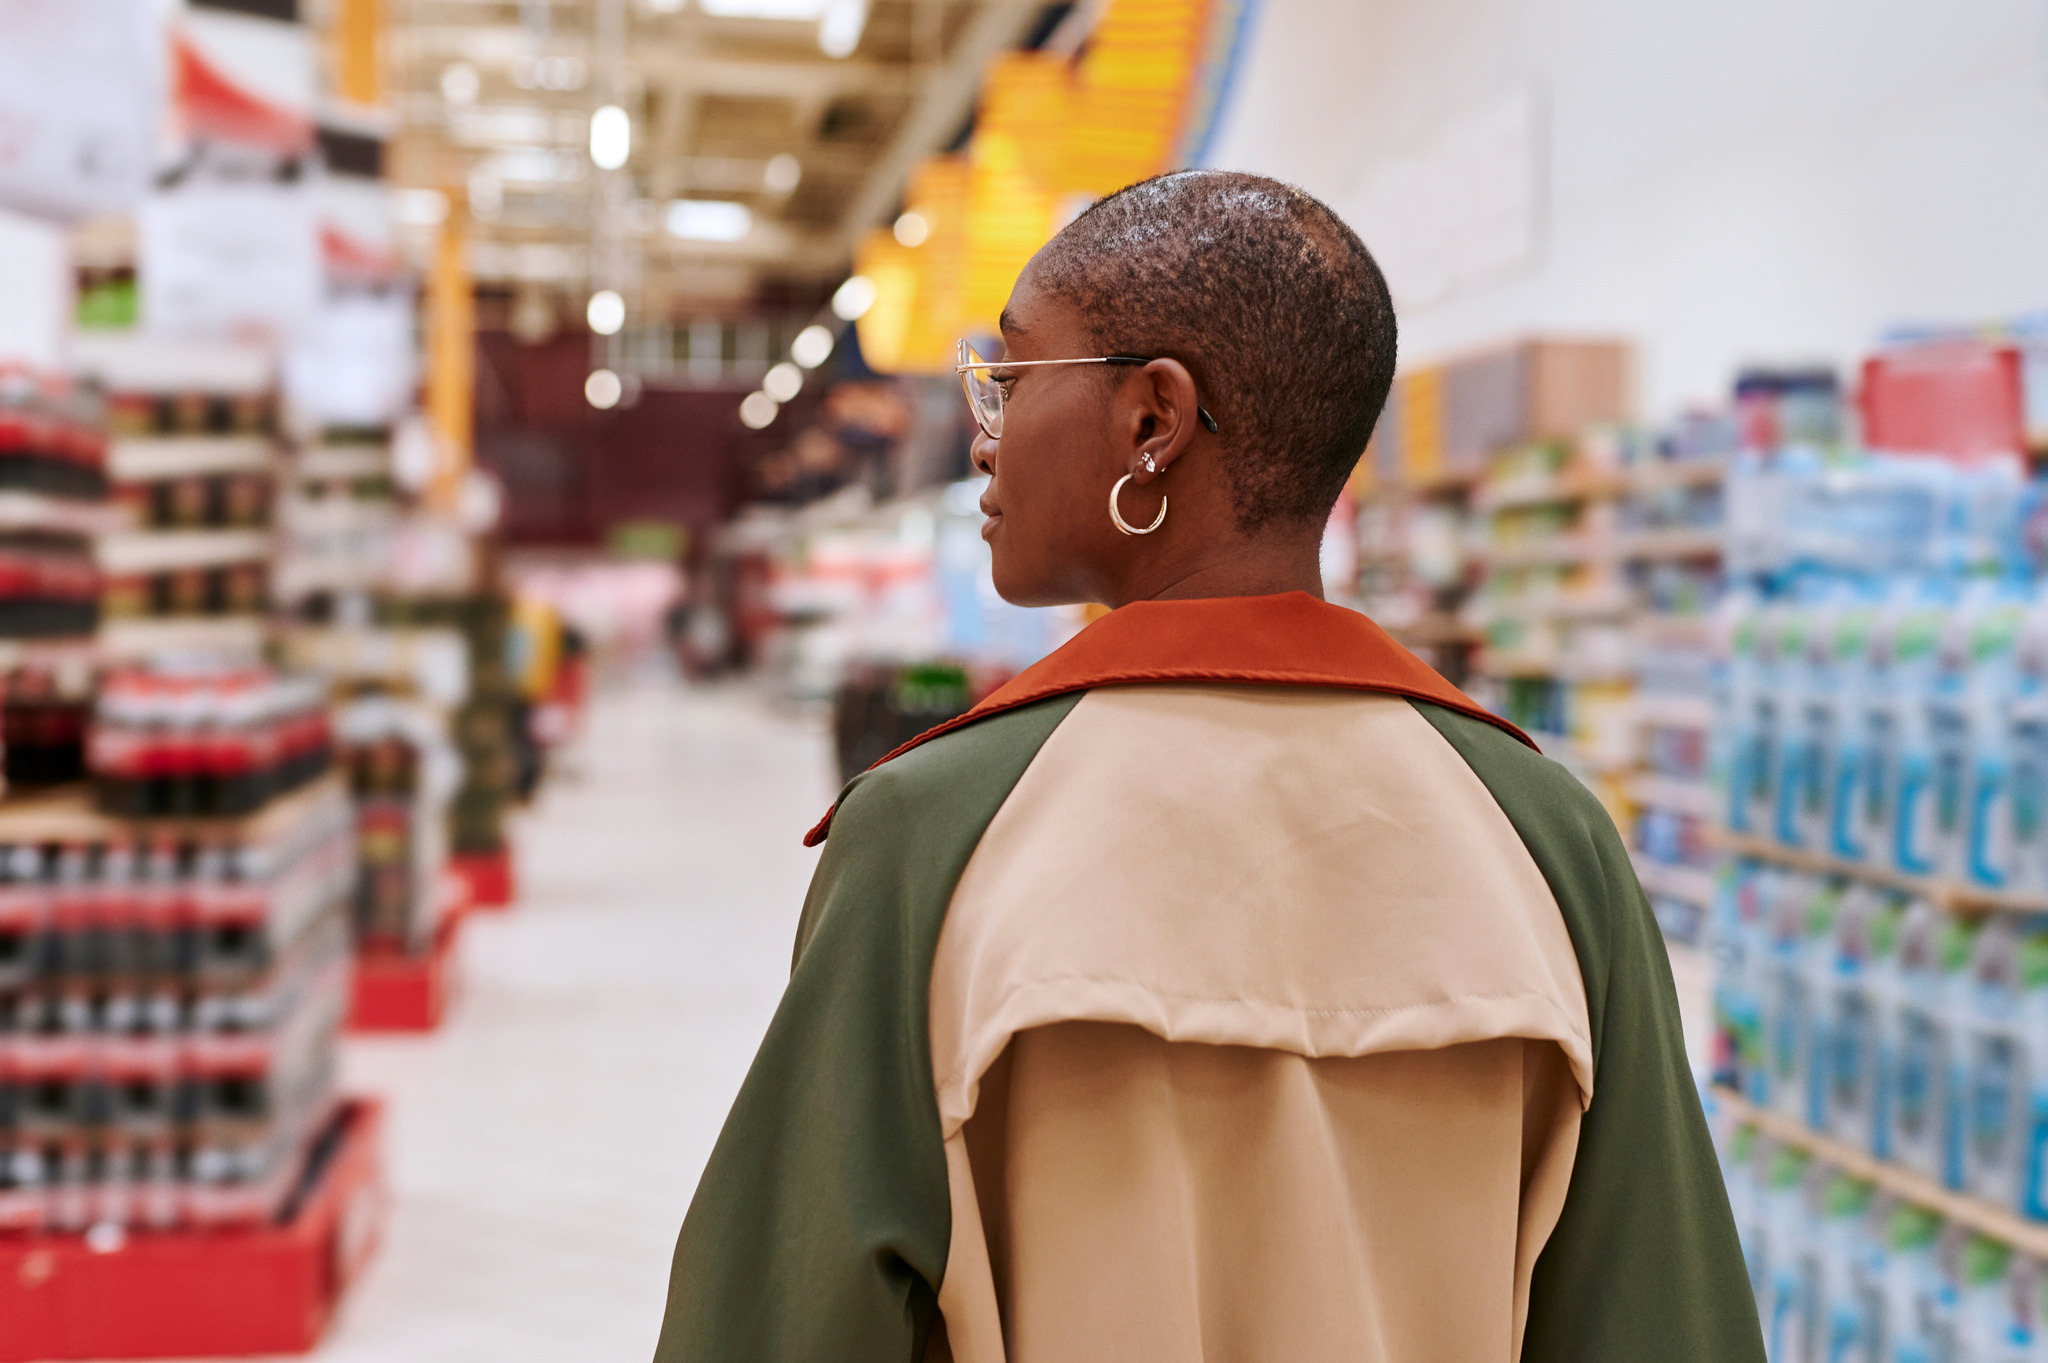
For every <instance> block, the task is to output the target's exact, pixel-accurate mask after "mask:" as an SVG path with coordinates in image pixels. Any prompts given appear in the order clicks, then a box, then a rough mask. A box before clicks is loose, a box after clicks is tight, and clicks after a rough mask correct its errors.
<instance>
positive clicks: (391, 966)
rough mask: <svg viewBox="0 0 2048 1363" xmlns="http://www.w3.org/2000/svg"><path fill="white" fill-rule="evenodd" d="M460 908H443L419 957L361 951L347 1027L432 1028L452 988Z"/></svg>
mask: <svg viewBox="0 0 2048 1363" xmlns="http://www.w3.org/2000/svg"><path fill="white" fill-rule="evenodd" d="M461 927H462V914H461V913H460V912H450V913H444V914H443V915H442V917H441V922H440V926H439V927H437V928H435V930H434V940H433V943H432V944H431V945H430V946H428V948H427V949H426V950H425V951H423V952H421V953H420V954H419V955H417V956H412V955H407V954H406V953H404V952H398V951H364V952H360V953H359V954H358V955H357V956H356V962H355V975H354V978H353V980H352V982H351V984H350V987H349V1002H348V1029H349V1030H350V1031H351V1032H431V1031H433V1030H434V1029H435V1028H436V1027H439V1026H440V1025H441V1018H442V1017H443V1016H444V1015H445V1014H446V1013H447V1011H448V1001H449V1000H450V999H451V998H452V997H453V996H454V994H455V988H456V970H455V939H456V935H457V933H458V932H459V931H460V929H461Z"/></svg>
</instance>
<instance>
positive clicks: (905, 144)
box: [837, 0, 1039, 253]
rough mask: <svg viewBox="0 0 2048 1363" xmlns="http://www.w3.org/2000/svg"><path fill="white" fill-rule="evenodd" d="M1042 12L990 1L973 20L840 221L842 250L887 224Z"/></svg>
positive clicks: (1034, 5) (1031, 5)
mask: <svg viewBox="0 0 2048 1363" xmlns="http://www.w3.org/2000/svg"><path fill="white" fill-rule="evenodd" d="M1038 11H1039V3H1038V0H988V3H987V4H986V5H984V6H983V7H982V10H981V12H980V13H979V14H977V15H975V16H974V18H973V19H971V20H970V21H968V24H967V28H966V30H965V31H964V32H963V33H962V34H961V35H960V39H959V41H958V43H956V44H955V45H954V48H953V51H952V53H951V54H950V55H949V56H948V57H947V58H946V61H945V64H944V65H942V66H940V67H939V68H938V70H936V71H933V72H932V73H931V74H930V75H928V76H926V77H925V80H924V86H923V88H922V89H920V90H919V91H918V95H917V102H916V103H914V104H913V105H911V107H910V112H909V113H907V114H905V115H904V116H903V122H902V124H901V125H900V126H899V127H898V128H897V129H896V135H895V136H894V137H893V138H891V139H890V141H889V145H888V148H887V149H886V150H884V151H883V152H882V154H881V156H880V157H879V158H878V159H877V160H876V162H875V165H874V169H872V170H870V171H869V172H868V175H867V178H866V179H865V180H863V181H862V182H861V186H860V189H859V190H858V191H857V192H856V193H855V194H854V196H853V201H852V202H851V203H850V204H849V205H848V206H847V209H846V213H845V215H844V216H843V217H841V218H840V220H839V231H838V233H837V240H838V244H839V247H840V249H841V250H842V251H845V252H849V253H850V252H851V251H852V250H853V248H854V246H855V244H856V243H858V242H859V241H860V239H861V237H862V236H863V235H864V234H865V233H866V232H867V231H868V230H869V229H870V228H873V227H879V226H880V225H881V224H882V223H883V222H885V221H887V219H888V218H889V216H890V214H891V213H892V212H894V211H895V208H896V204H897V201H898V200H899V199H901V198H902V197H903V186H904V184H905V182H906V181H908V180H909V178H910V172H911V171H912V170H913V169H914V168H915V167H916V165H917V163H918V161H920V160H921V159H923V158H924V157H926V156H928V155H930V154H931V153H932V152H935V151H937V150H938V149H939V148H941V147H943V146H945V145H946V142H947V140H948V139H949V138H951V137H952V136H953V134H954V132H956V131H957V130H958V129H959V127H960V123H961V120H962V119H964V118H966V117H967V114H968V111H969V110H971V109H972V108H973V107H974V96H975V94H976V92H977V91H978V90H979V89H980V87H981V73H982V68H983V67H984V66H986V65H987V64H988V62H989V60H990V59H991V58H993V57H995V56H996V55H997V54H998V53H1001V52H1005V51H1008V50H1009V49H1010V48H1013V47H1015V46H1016V45H1017V44H1018V43H1019V42H1020V41H1022V40H1023V38H1024V35H1025V34H1026V33H1027V32H1029V31H1030V28H1031V23H1032V20H1033V19H1035V18H1036V17H1037V15H1038Z"/></svg>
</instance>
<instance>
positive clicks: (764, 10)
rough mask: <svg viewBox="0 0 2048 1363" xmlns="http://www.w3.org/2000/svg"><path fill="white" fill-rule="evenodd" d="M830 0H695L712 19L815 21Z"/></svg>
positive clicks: (822, 13)
mask: <svg viewBox="0 0 2048 1363" xmlns="http://www.w3.org/2000/svg"><path fill="white" fill-rule="evenodd" d="M830 3H831V0H697V8H698V9H700V10H703V11H704V12H705V13H706V14H708V15H710V16H711V17H712V18H714V19H791V20H799V21H802V22H805V23H811V22H815V21H816V20H817V19H819V18H820V17H822V16H823V15H824V13H825V10H826V7H827V6H828V5H829V4H830Z"/></svg>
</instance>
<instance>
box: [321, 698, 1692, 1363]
mask: <svg viewBox="0 0 2048 1363" xmlns="http://www.w3.org/2000/svg"><path fill="white" fill-rule="evenodd" d="M826 753H827V748H826V735H825V731H824V727H823V725H822V723H819V722H816V721H805V720H799V719H795V718H791V717H789V716H786V715H782V714H778V713H775V712H773V711H772V710H771V709H770V708H769V707H767V706H766V705H765V704H764V703H763V702H762V701H761V700H760V698H759V697H758V696H757V695H756V694H755V693H753V692H751V691H748V690H744V689H732V690H702V689H699V690H683V689H680V688H678V687H676V686H675V685H674V684H672V683H670V684H661V683H654V682H646V683H639V684H635V685H632V686H628V687H625V688H623V689H615V690H611V691H608V692H605V693H602V694H601V695H600V697H599V699H598V701H597V702H596V703H595V705H594V706H593V709H592V713H591V717H590V730H589V733H588V735H587V737H586V738H585V739H584V740H582V742H581V743H580V744H579V746H578V749H577V750H576V752H575V753H574V759H573V765H572V767H571V769H570V770H568V771H565V772H563V773H561V774H560V775H559V777H558V778H557V779H554V780H553V781H552V782H551V784H550V785H549V787H548V788H547V790H546V791H545V792H544V794H543V796H542V798H541V799H540V801H539V802H538V804H537V806H536V807H535V808H534V809H533V810H532V811H531V812H530V813H528V814H526V815H525V816H523V818H522V820H521V823H520V825H519V827H518V830H517V836H518V846H519V876H520V881H521V886H520V901H519V904H518V905H517V907H515V908H514V909H513V910H512V911H511V912H509V913H507V914H502V915H499V914H491V915H484V916H480V917H478V918H476V919H473V920H472V921H471V922H470V923H469V924H468V925H467V926H466V927H465V930H464V938H463V942H462V952H463V960H462V967H463V971H464V976H465V981H464V991H463V994H462V996H461V998H460V999H459V1000H458V1001H457V1003H456V1005H455V1007H454V1010H453V1012H452V1014H451V1016H450V1018H449V1021H448V1022H447V1024H446V1025H445V1027H444V1028H443V1030H442V1031H441V1032H440V1033H438V1034H437V1035H434V1036H432V1037H428V1038H424V1039H411V1038H397V1039H389V1040H382V1039H379V1040H351V1041H350V1042H349V1043H348V1055H347V1061H346V1069H347V1075H348V1080H349V1084H350V1086H351V1087H352V1088H353V1089H355V1090H356V1091H359V1092H368V1093H378V1094H383V1095H385V1096H386V1097H387V1098H388V1100H389V1105H390V1106H389V1111H390V1128H389V1139H388V1144H387V1151H388V1155H389V1160H390V1165H391V1170H392V1185H393V1190H394V1192H395V1193H396V1203H395V1207H394V1210H393V1215H392V1218H391V1222H390V1227H389V1232H388V1234H387V1236H386V1239H385V1243H384V1246H383V1248H382V1250H381V1252H380V1253H379V1254H378V1256H377V1258H376V1259H375V1260H374V1262H373V1263H372V1265H371V1267H370V1269H369V1271H368V1273H367V1274H366V1276H365V1277H364V1278H363V1279H362V1280H361V1281H360V1282H359V1283H358V1284H357V1286H356V1289H355V1291H354V1292H353V1293H352V1294H351V1296H350V1298H349V1300H348V1302H347V1303H346V1305H345V1307H344V1310H343V1314H342V1316H341V1319H340V1321H339V1322H338V1324H337V1326H336V1328H335V1330H334V1331H333V1333H332V1334H331V1336H330V1338H329V1339H328V1341H327V1343H326V1345H325V1346H324V1347H323V1348H322V1350H321V1351H320V1353H319V1355H318V1358H319V1359H320V1360H321V1361H322V1363H471V1361H472V1360H474V1363H528V1361H529V1360H531V1363H571V1361H572V1360H573V1363H615V1361H616V1363H644V1360H646V1359H647V1358H648V1357H649V1356H650V1354H651V1353H652V1350H653V1347H654V1340H655V1335H656V1332H657V1330H658V1329H659V1326H660V1318H661V1306H662V1296H663V1290H664V1287H665V1284H666V1282H667V1275H668V1263H669V1253H670V1251H671V1249H672V1247H673V1244H674V1239H675V1233H676V1228H677V1226H678V1225H679V1224H680V1223H681V1220H682V1216H683V1211H684V1209H685V1207H686V1206H687V1205H688V1202H689V1197H690V1191H691V1189H692V1188H693V1187H694V1185H695V1183H696V1179H697V1175H698V1172H699V1170H700V1169H701V1168H702V1166H703V1162H704V1160H705V1158H706V1156H707V1155H708V1154H709V1152H710V1149H711V1144H712V1142H713V1140H714V1139H715V1138H716V1137H717V1134H718V1128H719V1124H720V1122H721V1121H722V1120H723V1118H724V1115H725V1110H726V1107H727V1106H728V1104H729V1103H730V1102H731V1099H732V1095H733V1093H734V1092H735V1090H736V1089H737V1088H738V1086H739V1083H740V1079H741V1077H742V1076H743V1075H744V1073H745V1071H746V1067H747V1064H748V1062H749V1060H750V1059H751V1058H752V1056H753V1052H754V1047H755V1045H756V1043H757V1041H758V1040H759V1037H760V1034H761V1031H762V1029H763V1028H764V1027H765V1026H766V1025H767V1022H768V1018H769V1016H770V1014H771V1013H772V1012H773V1010H774V1006H775V1000H776V998H777V995H778V994H779V992H780V988H781V984H782V981H783V979H784V978H785V976H786V973H787V969H788V959H789V955H788V953H789V947H790V936H791V933H792V931H793V930H794V927H795V923H796V914H797V910H798V907H799V905H800V904H801V902H802V898H803V892H804V887H805V884H806V883H807V881H808V878H809V876H810V870H811V866H812V863H813V860H814V857H815V854H814V853H811V852H807V851H805V850H804V849H803V848H802V847H801V846H800V845H799V838H800V836H801V834H802V832H803V830H804V829H805V828H807V827H809V826H810V824H811V822H812V821H813V820H814V819H815V818H816V817H817V816H818V814H819V813H820V812H821V811H822V810H823V808H824V807H825V804H826V802H827V801H829V800H830V798H831V794H832V786H831V781H830V777H829V771H828V764H827V756H826ZM1674 964H1675V965H1676V966H1677V972H1676V973H1677V975H1678V979H1679V985H1680V989H1681V992H1682V994H1684V995H1686V996H1687V1003H1688V1013H1689V1016H1688V1018H1687V1024H1688V1031H1689V1032H1692V1033H1693V1034H1694V1037H1695V1049H1696V1051H1697V1038H1698V1033H1697V1031H1696V1030H1695V1026H1694V1024H1695V1023H1696V1021H1697V1013H1698V1011H1699V1009H1701V1008H1702V1007H1703V1006H1704V970H1703V969H1702V968H1701V964H1700V962H1699V961H1698V960H1697V959H1695V958H1693V957H1690V956H1681V957H1680V959H1678V960H1677V961H1675V962H1674ZM1697 1059H1698V1056H1697V1054H1696V1061H1697Z"/></svg>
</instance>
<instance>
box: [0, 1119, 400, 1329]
mask: <svg viewBox="0 0 2048 1363" xmlns="http://www.w3.org/2000/svg"><path fill="white" fill-rule="evenodd" d="M343 1111H344V1120H345V1122H346V1125H345V1126H344V1128H343V1132H342V1135H341V1140H340V1145H339V1148H337V1149H336V1150H335V1152H334V1155H333V1157H332V1158H331V1160H330V1161H329V1163H328V1165H327V1167H326V1169H325V1170H324V1171H323V1172H322V1173H320V1174H319V1175H318V1176H317V1178H318V1182H317V1183H316V1185H315V1186H314V1188H313V1191H312V1193H311V1194H310V1196H308V1197H307V1198H306V1200H305V1202H304V1203H303V1204H302V1205H301V1206H300V1208H299V1210H298V1213H297V1215H295V1216H294V1217H293V1218H292V1219H291V1221H289V1222H287V1223H286V1224H284V1225H281V1226H260V1227H253V1228H250V1229H246V1230H222V1231H190V1232H174V1231H173V1232H137V1233H135V1234H133V1235H131V1236H129V1237H128V1238H127V1239H126V1240H125V1241H123V1242H121V1243H120V1244H119V1245H118V1246H116V1247H113V1248H106V1249H102V1250H95V1249H93V1248H92V1247H90V1246H89V1245H88V1244H87V1243H86V1238H85V1237H84V1236H79V1235H51V1236H24V1237H22V1238H20V1239H0V1363H28V1360H31V1359H42V1360H48V1359H83V1358H193V1357H222V1356H227V1355H235V1354H283V1353H304V1352H306V1351H307V1350H309V1349H311V1348H312V1347H313V1346H314V1345H315V1344H317V1343H319V1341H320V1336H321V1335H322V1334H323V1333H324V1332H325V1331H326V1329H327V1324H328V1322H329V1321H330V1320H331V1319H332V1318H333V1316H334V1311H335V1307H336V1306H337V1305H338V1304H339V1302H340V1300H341V1295H342V1293H343V1292H344V1291H346V1290H347V1288H348V1285H349V1284H350V1283H351V1282H352V1281H354V1279H355V1276H356V1274H357V1273H358V1272H359V1271H360V1270H361V1268H362V1267H363V1265H364V1263H366V1262H367V1261H368V1259H369V1257H370V1254H371V1252H372V1251H373V1250H375V1249H376V1246H377V1240H378V1237H379V1236H380V1235H381V1233H382V1231H383V1227H384V1219H385V1214H386V1211H387V1209H388V1196H387V1194H386V1192H385V1187H384V1172H383V1167H382V1160H381V1158H380V1156H379V1146H380V1144H381V1128H382V1126H383V1105H382V1104H381V1103H378V1102H377V1101H375V1100H374V1099H360V1100H356V1101H353V1102H350V1103H349V1104H347V1105H346V1106H345V1108H344V1109H343Z"/></svg>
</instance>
